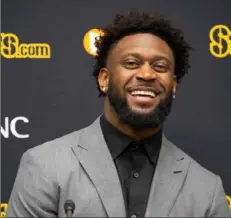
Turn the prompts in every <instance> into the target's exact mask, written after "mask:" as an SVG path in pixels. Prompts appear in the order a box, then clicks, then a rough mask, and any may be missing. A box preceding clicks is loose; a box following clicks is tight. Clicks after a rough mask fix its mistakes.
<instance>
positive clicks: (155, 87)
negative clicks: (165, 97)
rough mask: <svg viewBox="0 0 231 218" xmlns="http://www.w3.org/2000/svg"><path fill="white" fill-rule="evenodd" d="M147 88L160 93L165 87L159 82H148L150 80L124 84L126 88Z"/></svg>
mask: <svg viewBox="0 0 231 218" xmlns="http://www.w3.org/2000/svg"><path fill="white" fill-rule="evenodd" d="M141 87H142V88H147V89H149V90H151V91H153V92H155V93H158V94H159V93H161V92H163V91H165V87H164V86H163V85H162V84H161V83H160V82H155V83H150V82H139V83H135V84H130V85H127V86H125V89H126V90H130V91H131V90H134V89H139V88H141Z"/></svg>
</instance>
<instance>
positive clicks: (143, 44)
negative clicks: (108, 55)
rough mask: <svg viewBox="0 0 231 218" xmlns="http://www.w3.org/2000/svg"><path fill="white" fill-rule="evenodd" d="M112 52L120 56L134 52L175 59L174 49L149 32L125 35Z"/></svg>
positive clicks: (135, 53)
mask: <svg viewBox="0 0 231 218" xmlns="http://www.w3.org/2000/svg"><path fill="white" fill-rule="evenodd" d="M111 52H112V53H114V54H115V55H119V56H127V55H133V54H134V55H135V56H136V55H145V56H163V57H165V58H168V59H173V54H172V50H171V48H170V47H169V46H168V44H167V43H166V42H165V41H164V40H162V39H161V38H159V37H158V36H155V35H153V34H149V33H138V34H134V35H129V36H125V37H123V38H122V39H120V40H119V41H118V42H117V43H116V44H115V45H114V46H113V48H112V50H111Z"/></svg>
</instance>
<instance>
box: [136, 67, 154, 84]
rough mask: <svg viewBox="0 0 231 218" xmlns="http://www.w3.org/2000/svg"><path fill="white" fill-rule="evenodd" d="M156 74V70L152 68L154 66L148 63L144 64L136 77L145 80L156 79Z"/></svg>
mask: <svg viewBox="0 0 231 218" xmlns="http://www.w3.org/2000/svg"><path fill="white" fill-rule="evenodd" d="M156 76H157V75H156V72H155V70H154V69H152V67H151V66H150V64H148V63H146V64H144V65H143V66H142V67H141V68H140V69H139V70H138V72H137V73H136V78H137V79H138V80H145V81H149V80H155V79H156Z"/></svg>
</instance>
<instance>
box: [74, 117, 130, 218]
mask: <svg viewBox="0 0 231 218" xmlns="http://www.w3.org/2000/svg"><path fill="white" fill-rule="evenodd" d="M79 137H80V138H79V145H78V146H76V145H75V146H72V148H73V151H74V153H75V155H76V156H77V158H78V160H79V161H80V163H81V164H82V166H83V168H84V169H85V170H86V172H87V173H88V175H89V177H90V178H91V180H92V182H93V183H94V185H95V187H96V190H97V192H98V194H99V196H100V198H101V200H102V203H103V205H104V207H105V210H106V212H107V215H108V216H110V217H125V216H126V210H125V204H124V199H123V193H122V189H121V184H120V180H119V177H118V174H117V170H116V167H115V164H114V161H113V159H112V157H111V154H110V152H109V150H108V147H107V145H106V142H105V140H104V137H103V134H102V132H101V127H100V123H99V118H98V119H97V120H96V121H95V122H94V123H93V124H92V125H90V126H88V127H87V128H85V129H84V130H83V131H82V132H81V133H80V136H79Z"/></svg>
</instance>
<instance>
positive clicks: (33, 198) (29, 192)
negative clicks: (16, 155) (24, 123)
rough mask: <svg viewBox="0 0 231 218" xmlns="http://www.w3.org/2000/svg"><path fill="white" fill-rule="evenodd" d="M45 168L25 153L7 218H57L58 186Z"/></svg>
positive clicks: (9, 203) (11, 196) (10, 200)
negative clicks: (45, 171)
mask: <svg viewBox="0 0 231 218" xmlns="http://www.w3.org/2000/svg"><path fill="white" fill-rule="evenodd" d="M48 176H49V175H46V173H44V166H42V164H39V163H38V162H36V159H35V157H33V156H32V155H30V153H29V151H27V152H25V153H24V154H23V156H22V158H21V161H20V165H19V169H18V172H17V176H16V179H15V182H14V186H13V189H12V192H11V195H10V199H9V202H8V208H7V212H6V217H57V204H58V203H57V202H58V195H57V194H58V192H57V186H56V185H55V184H54V182H53V181H51V179H49V178H48Z"/></svg>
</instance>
